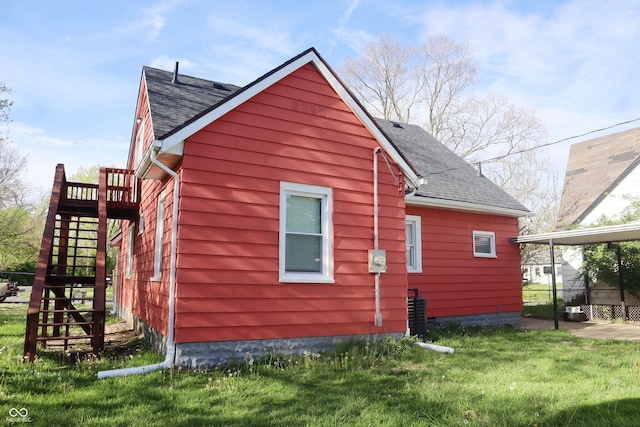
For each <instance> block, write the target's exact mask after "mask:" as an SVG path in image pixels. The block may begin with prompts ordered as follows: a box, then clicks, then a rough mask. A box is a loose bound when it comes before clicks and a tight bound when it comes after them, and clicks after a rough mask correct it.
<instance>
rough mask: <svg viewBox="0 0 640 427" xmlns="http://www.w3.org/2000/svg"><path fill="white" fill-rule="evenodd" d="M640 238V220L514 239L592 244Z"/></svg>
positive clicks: (516, 240)
mask: <svg viewBox="0 0 640 427" xmlns="http://www.w3.org/2000/svg"><path fill="white" fill-rule="evenodd" d="M632 240H640V221H637V222H631V223H628V224H621V225H610V226H605V227H594V228H580V229H576V230H566V231H556V232H553V233H544V234H531V235H528V236H518V237H516V238H514V239H512V241H513V242H516V243H538V244H544V245H548V244H549V243H550V242H553V244H554V245H571V246H575V245H591V244H597V243H608V242H627V241H632Z"/></svg>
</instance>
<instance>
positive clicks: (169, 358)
mask: <svg viewBox="0 0 640 427" xmlns="http://www.w3.org/2000/svg"><path fill="white" fill-rule="evenodd" d="M159 149H160V147H153V149H152V150H151V157H150V158H151V163H153V164H154V165H156V166H158V167H159V168H160V169H162V170H163V171H164V172H166V173H168V174H169V175H171V177H172V178H173V218H172V219H171V261H170V268H169V324H168V332H167V353H166V355H165V359H164V361H163V362H160V363H156V364H153V365H145V366H138V367H133V368H124V369H113V370H110V371H100V372H98V379H103V378H109V377H122V376H126V375H137V374H144V373H147V372H151V371H155V370H157V369H162V368H170V367H171V366H173V362H174V359H175V356H176V345H175V342H174V325H175V305H176V299H175V298H176V296H175V293H176V292H175V290H176V260H177V246H178V244H177V242H178V202H179V195H180V194H179V192H180V177H179V176H178V174H177V173H176V172H174V171H173V170H171V169H170V168H168V167H166V166H165V165H163V164H162V163H160V162H159V161H158V159H157V158H156V151H158V150H159Z"/></svg>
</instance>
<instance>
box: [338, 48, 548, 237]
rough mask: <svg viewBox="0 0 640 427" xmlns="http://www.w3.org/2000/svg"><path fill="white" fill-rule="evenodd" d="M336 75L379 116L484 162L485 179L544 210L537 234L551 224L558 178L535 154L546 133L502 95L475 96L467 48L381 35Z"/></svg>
mask: <svg viewBox="0 0 640 427" xmlns="http://www.w3.org/2000/svg"><path fill="white" fill-rule="evenodd" d="M339 72H340V74H341V76H342V78H343V79H344V81H345V82H346V83H347V85H349V87H351V88H352V90H353V91H354V92H355V94H356V96H358V97H359V98H360V101H361V102H363V103H364V105H365V106H366V107H367V108H369V109H370V111H372V113H373V114H374V115H380V116H382V117H383V118H385V119H388V120H398V121H402V122H410V121H411V122H413V123H415V124H418V125H421V126H424V127H425V128H426V129H427V130H428V131H429V133H431V134H432V135H433V136H434V137H435V138H436V139H438V140H439V141H441V142H442V143H443V144H444V145H445V146H447V147H448V148H450V149H451V150H452V151H454V152H455V153H456V154H458V155H459V156H460V157H462V158H463V159H465V160H466V161H467V162H468V163H471V164H478V163H482V172H483V174H485V175H486V176H488V177H489V178H491V179H492V180H493V181H494V182H495V183H496V184H498V185H499V186H500V187H502V188H503V189H504V190H505V191H507V192H508V193H510V194H511V195H512V196H513V197H514V198H516V199H517V200H518V201H520V202H521V203H522V204H524V205H525V206H529V207H530V208H531V209H533V210H534V211H536V212H537V211H538V209H544V210H546V213H545V214H544V218H545V220H544V221H541V223H540V224H536V225H537V226H540V227H542V229H536V230H535V231H547V230H548V229H549V228H550V227H551V224H552V223H553V219H552V218H550V217H549V215H550V213H551V212H555V211H556V210H557V209H555V208H556V206H555V203H556V200H557V198H552V195H553V194H555V193H556V192H557V190H556V188H557V187H555V186H556V185H557V182H556V181H557V180H556V179H555V176H554V174H553V173H552V172H550V171H549V169H548V167H547V166H548V164H549V162H548V159H547V158H546V153H545V152H543V151H540V150H534V147H535V146H536V145H539V143H540V142H541V141H543V140H544V139H545V138H546V136H547V132H546V129H545V127H544V126H543V125H542V123H541V122H540V120H539V119H538V118H537V116H536V114H535V112H534V111H532V110H529V109H526V108H522V107H519V106H516V105H514V104H512V103H510V102H509V101H508V100H507V99H506V98H505V97H504V96H501V95H498V94H488V95H484V96H479V95H477V94H474V93H473V92H472V89H473V85H474V83H475V79H476V76H477V65H476V61H475V58H474V57H473V53H472V50H471V47H470V46H469V44H468V43H456V42H454V41H452V40H450V39H448V38H446V37H444V36H436V37H430V38H429V39H428V40H427V42H426V43H424V44H422V45H420V46H418V47H409V46H406V45H404V44H403V43H402V42H400V41H398V40H397V39H395V38H393V37H390V36H387V35H382V36H380V37H379V38H378V39H377V40H375V41H374V42H372V43H370V44H369V45H368V46H366V47H365V49H364V50H363V52H362V54H361V55H360V56H358V57H357V58H347V59H346V60H345V63H344V65H343V66H342V67H341V68H340V69H339ZM547 177H550V178H547Z"/></svg>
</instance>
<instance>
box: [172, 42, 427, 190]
mask: <svg viewBox="0 0 640 427" xmlns="http://www.w3.org/2000/svg"><path fill="white" fill-rule="evenodd" d="M310 62H311V63H312V64H313V65H314V66H315V67H316V68H317V69H318V71H319V72H320V74H322V76H323V77H324V78H325V79H327V81H328V82H329V84H330V85H331V87H332V88H333V89H334V90H335V91H336V92H337V93H338V95H339V96H340V97H341V98H342V100H343V101H344V102H345V103H346V104H347V105H348V106H349V108H350V109H351V110H352V111H353V113H354V114H355V115H356V116H358V118H359V119H360V121H362V123H363V124H364V125H365V126H366V127H367V129H369V131H370V132H371V133H372V134H373V136H374V137H375V138H376V140H377V141H378V142H379V143H380V145H381V146H382V148H383V149H384V150H385V151H386V152H387V153H388V154H389V156H391V158H392V159H393V161H394V162H395V163H396V164H397V165H398V166H399V167H400V169H401V170H402V172H403V173H404V175H405V176H406V177H407V179H408V180H409V181H410V182H411V183H412V184H414V185H415V186H417V185H418V175H417V174H416V173H415V172H414V171H413V169H412V168H411V166H410V165H409V164H408V163H407V162H406V161H405V160H404V159H403V158H402V156H401V155H400V153H398V151H397V150H396V149H395V147H394V146H393V144H392V143H391V142H390V141H389V140H388V139H387V138H386V137H385V136H384V134H383V133H382V132H381V131H380V129H378V127H377V126H376V125H375V124H374V123H373V121H372V120H371V119H370V118H369V115H368V114H367V113H366V112H365V111H364V110H363V109H362V107H360V105H359V104H358V103H357V102H356V100H355V99H353V97H352V96H351V95H350V93H349V91H348V90H347V89H346V88H345V87H344V86H343V85H342V84H341V83H340V81H339V80H338V79H337V78H336V76H335V75H334V74H333V72H332V71H331V70H330V69H329V68H328V67H327V65H326V64H325V63H324V62H323V61H322V59H321V58H320V57H319V56H318V55H317V54H316V52H315V51H314V50H310V51H309V52H308V53H306V54H305V55H302V56H301V57H299V58H298V59H296V60H295V61H292V62H290V63H288V64H287V65H285V66H284V67H282V68H280V69H279V70H278V71H276V72H274V73H272V74H269V75H268V76H266V77H265V78H263V79H262V80H260V81H258V82H257V83H255V84H253V85H251V86H250V87H248V88H247V89H246V90H244V91H242V92H241V93H239V94H237V95H235V96H233V95H232V96H231V97H230V99H229V100H228V101H227V102H224V103H223V104H222V105H220V106H219V107H217V108H215V109H213V110H211V111H210V112H209V113H207V114H205V115H204V116H202V117H200V118H198V119H197V120H194V121H193V122H192V123H189V124H188V125H186V126H185V127H183V128H182V129H180V130H178V131H177V132H176V133H174V134H172V135H169V136H168V137H167V138H166V139H164V140H163V142H162V146H163V147H180V145H179V144H180V143H181V142H183V141H184V140H185V139H187V138H188V137H190V136H191V135H193V134H195V133H196V132H198V131H200V130H202V129H203V128H204V127H205V126H207V125H209V124H210V123H212V122H214V121H215V120H217V119H218V118H220V117H222V116H223V115H224V114H226V113H228V112H230V111H232V110H233V109H235V108H236V107H238V106H239V105H241V104H243V103H244V102H245V101H247V100H249V99H250V98H252V97H253V96H255V95H257V94H258V93H260V92H262V91H264V90H265V89H267V88H268V87H269V86H271V85H273V84H274V83H277V82H278V81H280V80H282V79H283V78H284V77H286V76H288V75H289V74H291V73H292V72H294V71H295V70H297V69H299V68H301V67H303V66H304V65H306V64H308V63H310ZM174 154H175V153H174Z"/></svg>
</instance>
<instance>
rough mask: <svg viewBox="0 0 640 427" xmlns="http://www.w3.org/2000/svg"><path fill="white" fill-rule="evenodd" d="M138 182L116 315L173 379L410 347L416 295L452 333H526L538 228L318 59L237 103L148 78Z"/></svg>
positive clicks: (192, 83) (238, 91)
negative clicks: (339, 351)
mask: <svg viewBox="0 0 640 427" xmlns="http://www.w3.org/2000/svg"><path fill="white" fill-rule="evenodd" d="M128 167H129V168H130V169H135V171H136V175H137V176H139V177H140V178H142V182H141V187H140V192H141V196H140V200H141V203H140V212H139V218H138V220H137V221H135V222H131V223H129V222H127V221H123V222H122V239H121V241H120V245H121V247H120V254H119V259H118V265H119V266H118V276H117V287H116V295H115V297H116V308H117V310H118V311H119V313H120V314H121V315H122V316H123V317H126V318H128V319H131V320H133V321H134V322H136V323H137V324H138V326H139V327H141V328H142V329H143V330H145V333H146V335H147V336H148V337H150V339H151V340H152V342H154V344H155V345H156V347H158V348H164V347H165V346H166V345H167V341H170V342H174V343H175V347H176V364H179V365H185V366H193V367H195V366H206V365H211V364H216V363H219V362H224V361H228V360H229V359H230V358H232V357H237V358H240V359H242V357H243V356H244V355H245V354H246V353H251V354H252V355H256V354H261V353H264V352H265V351H276V352H289V351H302V350H310V349H314V350H321V349H326V348H330V347H332V346H333V345H334V344H335V343H336V342H338V341H342V340H348V339H352V338H354V337H364V338H368V339H380V338H382V337H385V336H392V337H400V336H402V335H404V334H405V333H406V331H407V296H408V288H418V289H419V292H420V294H421V295H422V296H426V298H427V316H428V317H431V318H435V319H436V320H439V321H443V322H444V321H456V322H462V323H482V324H504V323H511V324H514V325H517V324H519V318H520V311H521V308H522V295H521V270H520V251H519V247H518V245H517V244H514V243H511V241H510V239H511V238H512V237H515V236H517V235H518V217H520V216H524V215H526V214H527V213H528V211H527V210H526V209H525V208H524V207H523V206H521V205H520V204H519V203H517V202H516V201H515V200H513V199H512V198H511V197H510V196H508V195H507V194H506V193H505V192H503V191H502V190H501V189H500V188H498V187H497V186H496V185H494V184H493V183H491V182H490V181H489V180H488V179H486V178H484V177H482V176H479V175H478V173H477V171H475V169H474V168H472V167H471V166H469V165H468V164H467V163H465V162H464V161H463V160H461V159H460V158H459V157H458V156H456V155H455V154H453V153H452V152H451V151H450V150H448V149H446V148H445V147H444V146H443V145H442V144H441V143H439V142H438V141H436V140H435V139H434V138H433V137H431V136H430V135H429V134H428V133H426V132H425V131H424V130H423V129H422V128H420V127H418V126H411V125H403V124H397V123H393V122H389V121H386V120H376V119H373V118H372V117H371V116H370V115H369V114H368V113H367V112H366V111H365V110H364V108H363V107H362V106H361V104H360V103H358V102H357V101H356V100H355V99H354V97H353V96H352V94H351V93H350V92H349V91H348V89H347V88H346V87H344V85H343V84H342V82H341V81H340V80H339V79H338V77H337V76H336V75H335V73H334V72H333V71H332V70H331V68H330V67H329V66H328V65H327V64H326V63H325V62H324V60H323V59H322V58H321V57H320V56H319V54H318V53H317V52H316V51H315V50H314V49H309V50H307V51H305V52H303V53H301V54H300V55H298V56H296V57H294V58H292V59H291V60H290V61H288V62H286V63H284V64H283V65H281V66H279V67H277V68H276V69H274V70H272V71H270V72H269V73H267V74H265V75H264V76H262V77H260V78H259V79H257V80H255V81H254V82H252V83H250V84H249V85H247V86H245V87H242V88H240V87H238V86H233V85H228V84H222V83H217V82H212V81H209V80H204V79H199V78H194V77H189V76H185V75H182V74H179V73H178V67H177V64H176V70H175V72H173V73H171V72H166V71H161V70H157V69H154V68H149V67H144V69H143V72H142V78H141V83H140V89H139V93H138V101H137V107H136V124H135V125H134V130H133V137H132V144H131V149H130V153H129V161H128ZM423 178H426V179H427V180H428V182H427V183H426V184H425V183H424V180H423ZM176 203H177V204H176ZM376 206H378V209H377V210H376ZM172 296H173V297H174V298H172ZM173 307H175V308H173ZM171 322H174V328H173V329H172V328H171ZM234 355H235V356H234Z"/></svg>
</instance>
